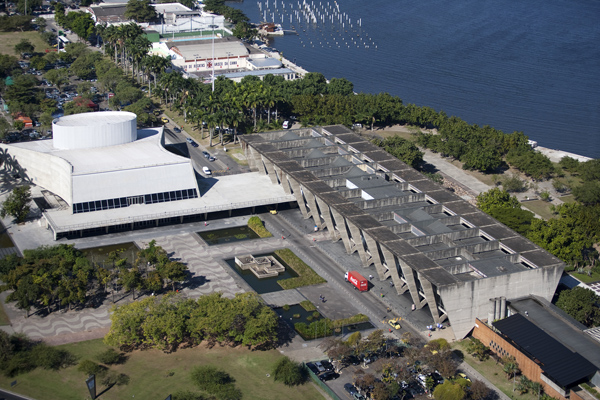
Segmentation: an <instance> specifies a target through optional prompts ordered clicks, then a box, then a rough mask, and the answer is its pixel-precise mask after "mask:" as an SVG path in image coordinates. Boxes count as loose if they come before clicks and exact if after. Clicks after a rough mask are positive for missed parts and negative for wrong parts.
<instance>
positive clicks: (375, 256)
mask: <svg viewBox="0 0 600 400" xmlns="http://www.w3.org/2000/svg"><path fill="white" fill-rule="evenodd" d="M364 235H365V241H366V242H367V249H368V250H369V253H370V254H371V257H370V259H369V262H372V263H373V264H375V271H377V275H378V276H379V280H380V281H384V280H385V278H386V269H385V267H384V266H383V260H382V259H381V257H380V255H379V245H378V243H377V242H376V241H375V239H373V238H372V237H371V235H369V234H368V233H366V232H365V234H364ZM369 253H367V254H369Z"/></svg>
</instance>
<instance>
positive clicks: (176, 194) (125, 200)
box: [73, 189, 198, 214]
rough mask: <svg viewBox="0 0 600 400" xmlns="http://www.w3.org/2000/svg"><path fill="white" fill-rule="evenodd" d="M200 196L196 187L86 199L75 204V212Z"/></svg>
mask: <svg viewBox="0 0 600 400" xmlns="http://www.w3.org/2000/svg"><path fill="white" fill-rule="evenodd" d="M196 198H198V192H197V190H196V189H186V190H175V191H173V192H163V193H152V194H146V195H142V196H131V197H120V198H116V199H106V200H98V201H86V202H83V203H76V204H73V214H79V213H85V212H92V211H101V210H111V209H113V208H122V207H128V206H130V205H131V204H154V203H165V202H168V201H177V200H187V199H196Z"/></svg>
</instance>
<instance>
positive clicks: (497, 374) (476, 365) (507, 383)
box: [452, 339, 538, 400]
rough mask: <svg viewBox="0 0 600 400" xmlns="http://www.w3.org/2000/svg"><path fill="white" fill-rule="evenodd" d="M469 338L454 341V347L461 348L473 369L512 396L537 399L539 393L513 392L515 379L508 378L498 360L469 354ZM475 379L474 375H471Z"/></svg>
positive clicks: (531, 399) (524, 399)
mask: <svg viewBox="0 0 600 400" xmlns="http://www.w3.org/2000/svg"><path fill="white" fill-rule="evenodd" d="M467 340H468V339H465V340H462V341H460V342H454V343H452V347H453V348H454V349H456V350H459V351H461V352H462V354H463V355H464V359H465V362H466V363H467V364H469V365H470V366H471V367H473V369H475V370H476V371H477V372H479V373H480V374H481V375H483V376H484V377H486V378H487V379H488V380H489V381H490V382H491V383H492V384H493V385H494V386H496V387H497V388H498V389H500V390H501V391H502V392H503V393H504V394H506V395H507V396H508V397H510V398H515V399H523V400H537V398H538V396H537V393H536V394H535V395H534V394H532V393H525V394H519V392H517V391H515V392H513V391H512V390H513V381H512V379H510V380H509V379H508V378H507V377H506V374H505V373H504V372H503V371H502V364H496V361H495V360H494V359H492V358H489V359H488V360H485V361H479V360H477V359H476V358H474V357H473V356H471V355H469V354H467V352H466V350H465V346H466V342H467ZM471 379H473V377H471ZM516 383H519V377H518V376H517V382H516Z"/></svg>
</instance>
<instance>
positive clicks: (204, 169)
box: [202, 167, 212, 175]
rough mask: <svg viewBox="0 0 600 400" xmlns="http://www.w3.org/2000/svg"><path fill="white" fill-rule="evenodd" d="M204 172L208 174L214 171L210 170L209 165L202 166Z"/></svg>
mask: <svg viewBox="0 0 600 400" xmlns="http://www.w3.org/2000/svg"><path fill="white" fill-rule="evenodd" d="M202 172H204V173H205V174H206V175H211V174H212V172H210V168H208V167H202Z"/></svg>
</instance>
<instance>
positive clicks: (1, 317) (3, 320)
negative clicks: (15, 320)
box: [0, 304, 10, 325]
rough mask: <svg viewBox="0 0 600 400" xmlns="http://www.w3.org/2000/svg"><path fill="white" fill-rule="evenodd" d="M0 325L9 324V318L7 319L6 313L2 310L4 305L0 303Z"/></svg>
mask: <svg viewBox="0 0 600 400" xmlns="http://www.w3.org/2000/svg"><path fill="white" fill-rule="evenodd" d="M0 325H10V320H9V319H8V315H6V312H5V311H4V305H3V304H0Z"/></svg>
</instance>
